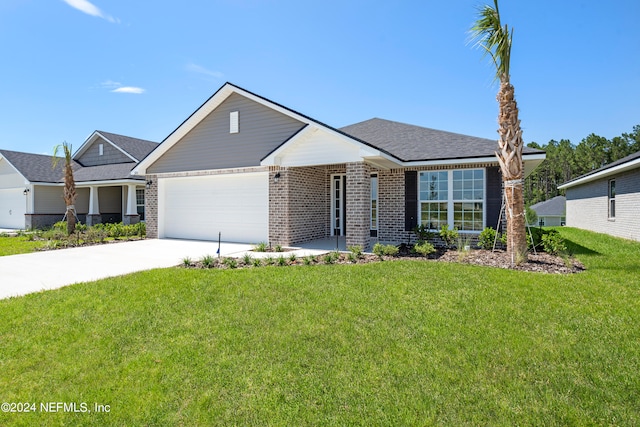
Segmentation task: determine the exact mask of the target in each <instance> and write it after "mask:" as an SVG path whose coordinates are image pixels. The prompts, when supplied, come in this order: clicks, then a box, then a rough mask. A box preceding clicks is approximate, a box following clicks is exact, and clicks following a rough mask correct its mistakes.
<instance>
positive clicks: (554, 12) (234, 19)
mask: <svg viewBox="0 0 640 427" xmlns="http://www.w3.org/2000/svg"><path fill="white" fill-rule="evenodd" d="M484 3H485V2H484V1H482V0H455V1H449V2H443V1H437V2H436V1H431V0H422V1H401V0H399V1H397V2H372V1H349V0H341V1H333V0H324V1H317V2H301V1H261V0H183V1H181V2H176V1H164V0H156V1H153V2H151V1H131V0H90V1H89V0H46V1H43V0H2V1H1V2H0V52H2V54H3V58H2V67H0V109H1V110H0V130H1V131H0V148H4V149H10V150H18V151H27V152H36V153H45V154H49V153H51V152H52V150H53V147H54V146H55V145H56V144H59V143H60V142H62V141H67V142H70V143H72V144H73V146H74V149H77V148H79V147H80V145H81V144H82V143H83V142H84V140H85V138H86V137H87V136H89V134H90V133H91V132H93V130H96V129H100V130H105V131H108V132H114V133H120V134H124V135H128V136H133V137H138V138H144V139H150V140H154V141H161V140H162V139H164V138H165V137H166V136H167V135H168V134H169V133H170V132H171V131H173V130H174V129H175V128H176V127H177V126H178V125H180V123H182V121H183V120H184V119H186V118H187V117H188V116H189V115H190V114H191V113H192V112H193V111H194V110H195V109H197V108H198V107H199V106H200V105H201V104H202V103H203V102H204V101H206V99H207V98H208V97H209V96H211V95H212V94H213V93H214V92H215V91H216V90H217V89H218V88H219V87H220V86H221V85H223V84H224V83H225V82H226V81H230V82H232V83H234V84H236V85H238V86H241V87H243V88H245V89H247V90H250V91H252V92H255V93H257V94H259V95H262V96H264V97H266V98H269V99H271V100H272V101H275V102H278V103H280V104H283V105H285V106H287V107H289V108H292V109H294V110H297V111H299V112H301V113H303V114H306V115H308V116H311V117H313V118H315V119H317V120H320V121H322V122H324V123H326V124H329V125H331V126H334V127H341V126H345V125H348V124H352V123H356V122H359V121H362V120H367V119H369V118H372V117H380V118H385V119H390V120H396V121H401V122H405V123H411V124H415V125H420V126H425V127H430V128H435V129H442V130H448V131H453V132H458V133H463V134H469V135H474V136H481V137H486V138H492V139H493V138H496V137H497V133H496V131H495V130H496V129H497V124H496V117H497V104H496V101H495V95H496V91H497V86H496V85H495V84H493V70H492V68H491V65H490V64H489V63H488V62H487V61H486V60H483V59H482V54H481V52H480V51H478V50H476V49H473V48H472V46H470V45H469V44H468V43H467V42H468V29H469V28H470V26H471V24H472V23H473V21H474V20H475V18H476V7H477V6H479V5H482V4H484ZM500 8H501V14H502V19H503V21H504V22H505V23H507V24H509V25H511V26H512V27H514V28H515V35H514V42H513V51H512V57H513V58H512V66H511V77H512V82H513V83H514V86H515V88H516V98H517V100H518V104H519V107H520V110H521V114H520V118H521V120H522V127H523V129H524V138H525V141H526V142H531V141H536V142H538V143H542V144H544V143H547V142H548V141H549V140H550V139H557V140H559V139H563V138H565V139H570V140H571V141H572V142H573V143H575V144H577V143H579V142H580V140H581V139H582V138H584V137H586V136H587V135H588V134H590V133H596V134H598V135H601V136H605V137H607V138H612V137H614V136H617V135H620V134H621V133H623V132H630V131H631V130H632V128H633V126H634V125H637V124H640V102H639V100H640V26H639V25H638V21H637V18H638V16H640V2H638V1H637V0H611V1H609V2H602V1H593V0H588V1H580V0H566V1H558V0H538V1H522V0H517V1H516V0H501V4H500Z"/></svg>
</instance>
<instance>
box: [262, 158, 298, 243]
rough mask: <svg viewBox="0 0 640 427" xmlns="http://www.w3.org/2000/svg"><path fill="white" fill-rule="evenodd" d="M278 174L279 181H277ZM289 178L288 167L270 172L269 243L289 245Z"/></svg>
mask: <svg viewBox="0 0 640 427" xmlns="http://www.w3.org/2000/svg"><path fill="white" fill-rule="evenodd" d="M276 175H278V182H276ZM289 178H290V173H289V170H288V169H280V170H274V171H270V172H269V242H268V243H269V244H271V245H289V244H290V243H291V242H290V240H291V239H290V236H289V211H290V207H289ZM256 243H257V242H256Z"/></svg>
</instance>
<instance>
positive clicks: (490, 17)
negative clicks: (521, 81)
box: [470, 0, 513, 80]
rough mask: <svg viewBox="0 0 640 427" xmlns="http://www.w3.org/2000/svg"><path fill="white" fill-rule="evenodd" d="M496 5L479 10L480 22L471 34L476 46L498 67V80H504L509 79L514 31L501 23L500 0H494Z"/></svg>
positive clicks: (477, 22)
mask: <svg viewBox="0 0 640 427" xmlns="http://www.w3.org/2000/svg"><path fill="white" fill-rule="evenodd" d="M494 5H495V7H491V6H489V5H484V6H482V7H479V8H478V20H477V21H476V22H475V23H474V24H473V26H472V27H471V30H470V34H471V38H472V40H473V41H474V46H475V47H477V48H479V49H482V50H483V51H484V55H489V56H490V57H491V60H492V61H493V63H494V65H495V66H496V80H503V79H505V78H506V79H508V78H509V66H510V62H511V40H512V38H513V29H511V30H509V27H508V26H507V25H504V26H503V25H502V23H501V22H500V10H499V9H498V0H494Z"/></svg>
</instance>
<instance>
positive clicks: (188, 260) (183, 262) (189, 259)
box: [182, 256, 193, 267]
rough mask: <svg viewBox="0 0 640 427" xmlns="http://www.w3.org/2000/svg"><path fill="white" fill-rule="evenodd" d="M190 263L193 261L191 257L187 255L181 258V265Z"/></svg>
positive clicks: (189, 265)
mask: <svg viewBox="0 0 640 427" xmlns="http://www.w3.org/2000/svg"><path fill="white" fill-rule="evenodd" d="M192 263H193V261H191V258H189V257H188V256H187V257H184V258H182V265H183V266H185V267H191V264H192Z"/></svg>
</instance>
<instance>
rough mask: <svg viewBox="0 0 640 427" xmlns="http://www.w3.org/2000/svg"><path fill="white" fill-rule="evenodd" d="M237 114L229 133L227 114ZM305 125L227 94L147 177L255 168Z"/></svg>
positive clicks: (237, 96)
mask: <svg viewBox="0 0 640 427" xmlns="http://www.w3.org/2000/svg"><path fill="white" fill-rule="evenodd" d="M232 111H238V112H239V128H240V130H239V132H238V133H233V134H232V133H229V113H231V112H232ZM304 126H305V124H304V123H302V122H300V121H298V120H295V119H293V118H291V117H289V116H287V115H285V114H282V113H280V112H278V111H276V110H273V109H271V108H269V107H267V106H265V105H262V104H260V103H257V102H255V101H252V100H250V99H248V98H246V97H244V96H242V95H240V94H238V93H233V94H231V95H230V96H229V97H228V98H227V99H226V100H225V101H224V102H222V103H221V104H220V105H219V106H218V107H217V108H216V109H215V110H214V111H212V112H211V113H210V114H209V115H208V116H207V117H206V118H205V119H203V120H202V121H201V122H200V123H198V125H196V126H195V127H194V128H193V129H192V130H191V131H190V132H189V133H187V134H186V135H185V136H184V137H183V138H182V139H181V140H180V141H179V142H178V143H177V144H175V145H174V146H173V147H171V148H170V149H169V150H167V152H166V153H164V155H162V157H160V158H159V159H158V160H157V161H156V162H155V163H154V164H152V165H151V166H150V167H149V168H148V170H147V173H163V172H180V171H194V170H209V169H225V168H234V167H247V166H259V165H260V161H261V159H263V158H264V157H265V156H267V155H268V154H269V153H270V152H272V151H273V150H274V149H276V148H277V147H278V146H280V145H281V144H282V143H283V142H284V141H286V140H288V139H289V138H290V137H291V136H292V135H293V134H295V133H296V132H298V131H299V130H300V129H301V128H302V127H304Z"/></svg>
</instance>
